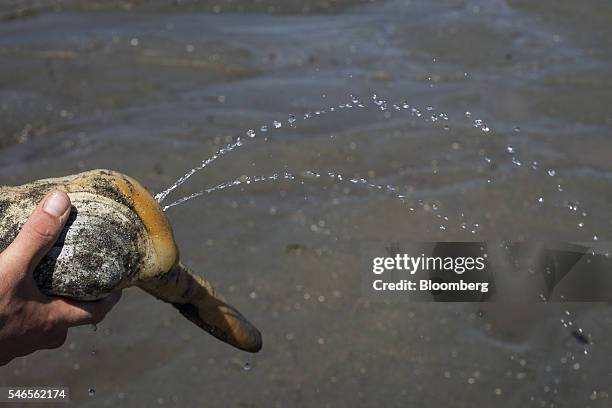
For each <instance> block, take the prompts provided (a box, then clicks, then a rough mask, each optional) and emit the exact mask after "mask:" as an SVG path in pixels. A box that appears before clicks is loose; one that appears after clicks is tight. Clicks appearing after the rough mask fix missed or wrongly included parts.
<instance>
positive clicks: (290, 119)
mask: <svg viewBox="0 0 612 408" xmlns="http://www.w3.org/2000/svg"><path fill="white" fill-rule="evenodd" d="M295 121H296V119H295V115H289V119H287V122H288V123H289V125H291V126H293V124H294V123H295Z"/></svg>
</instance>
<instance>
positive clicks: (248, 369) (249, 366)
mask: <svg viewBox="0 0 612 408" xmlns="http://www.w3.org/2000/svg"><path fill="white" fill-rule="evenodd" d="M252 368H253V367H252V366H251V364H250V363H249V362H248V361H247V362H246V363H244V365H243V366H242V370H243V371H251V369H252Z"/></svg>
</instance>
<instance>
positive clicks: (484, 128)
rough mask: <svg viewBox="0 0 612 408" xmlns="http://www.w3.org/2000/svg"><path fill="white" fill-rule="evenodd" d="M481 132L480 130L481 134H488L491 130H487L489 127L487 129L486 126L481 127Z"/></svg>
mask: <svg viewBox="0 0 612 408" xmlns="http://www.w3.org/2000/svg"><path fill="white" fill-rule="evenodd" d="M481 130H482V131H483V132H485V133H487V132H488V131H489V130H491V129H489V127H488V126H483V127H482V128H481Z"/></svg>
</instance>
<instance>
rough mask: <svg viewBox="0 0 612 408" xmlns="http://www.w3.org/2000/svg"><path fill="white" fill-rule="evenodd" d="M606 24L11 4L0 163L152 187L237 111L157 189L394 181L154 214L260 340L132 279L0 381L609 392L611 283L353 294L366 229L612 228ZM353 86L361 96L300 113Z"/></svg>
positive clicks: (165, 401)
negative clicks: (202, 318)
mask: <svg viewBox="0 0 612 408" xmlns="http://www.w3.org/2000/svg"><path fill="white" fill-rule="evenodd" d="M610 21H612V5H611V4H608V3H606V2H601V1H595V0H587V1H583V2H580V3H576V2H573V1H566V0H561V1H559V0H556V1H539V2H530V1H522V0H493V1H477V0H470V1H463V0H444V1H437V2H430V1H418V0H415V1H409V0H408V1H406V0H387V1H365V0H362V1H360V0H340V1H333V0H315V1H293V0H291V1H279V0H257V1H241V0H226V1H222V0H219V1H208V0H206V1H200V2H195V1H179V0H175V1H172V2H170V1H161V0H157V1H151V2H140V1H128V0H125V1H107V2H102V1H100V2H98V1H93V2H91V1H76V0H75V1H45V0H40V1H35V0H32V1H17V0H8V1H4V2H2V4H1V5H0V182H1V183H2V184H19V183H23V182H27V181H30V180H33V179H38V178H44V177H53V176H60V175H64V174H68V173H74V172H79V171H82V170H86V169H93V168H112V169H116V170H119V171H122V172H125V173H127V174H129V175H131V176H133V177H135V178H137V179H138V180H140V181H141V182H143V184H145V185H146V186H147V187H148V188H150V189H151V191H153V192H159V191H161V190H163V189H164V188H166V187H167V186H168V185H170V184H172V183H173V182H174V180H176V179H177V178H178V177H179V176H181V175H182V174H183V173H184V172H185V171H187V170H189V168H191V167H193V166H196V165H197V164H198V163H199V162H200V161H202V160H203V159H205V158H207V157H209V156H211V155H212V154H214V152H215V151H217V150H218V149H219V148H221V147H223V146H225V145H226V144H227V143H230V142H232V141H234V140H235V139H236V137H238V136H241V137H243V138H245V133H246V132H247V131H248V130H249V129H253V130H255V131H256V132H257V134H258V135H257V137H256V138H255V139H253V140H252V141H249V143H247V144H246V145H245V146H243V147H241V148H240V149H236V150H235V151H233V152H231V153H230V154H228V155H226V156H224V157H222V158H220V159H218V160H217V161H215V162H214V164H212V165H211V166H209V167H207V168H206V169H205V170H204V171H202V172H199V173H198V174H197V175H195V176H193V177H192V179H190V181H189V182H188V183H186V184H184V185H183V186H181V187H180V188H179V189H178V190H177V191H175V192H173V193H172V196H171V197H170V198H169V199H168V200H170V201H171V200H172V199H177V198H180V197H181V196H183V195H188V194H191V193H194V192H196V191H199V190H201V189H203V188H205V187H208V186H212V185H215V184H218V183H220V182H223V181H228V180H231V179H235V178H239V177H241V176H243V175H248V176H250V175H259V174H271V173H273V172H275V171H292V172H294V173H296V174H300V173H302V172H305V171H309V170H311V171H321V172H325V171H333V172H339V173H342V174H344V175H348V176H350V177H358V178H360V177H364V178H367V179H368V180H370V181H372V182H373V183H375V184H381V185H386V184H391V185H394V186H397V187H398V188H399V189H401V190H402V191H404V192H406V196H407V200H408V202H407V203H406V204H402V203H401V202H399V201H398V200H397V199H396V198H394V197H393V196H392V195H389V194H381V193H377V192H376V191H372V190H371V189H364V188H359V186H352V185H347V184H342V183H337V182H334V181H333V180H329V179H325V178H321V179H315V180H307V182H304V183H300V182H293V183H291V182H278V183H258V184H255V185H242V186H240V187H238V188H234V189H226V190H224V191H220V192H216V193H213V194H209V195H206V196H205V197H203V198H199V199H196V200H193V201H189V202H188V203H185V204H183V205H182V206H179V207H176V208H172V209H169V210H168V212H167V214H168V216H169V217H170V219H171V221H172V224H173V226H174V230H175V234H176V238H177V241H178V242H179V245H180V247H181V251H182V258H183V260H184V261H186V263H188V264H190V265H191V266H193V268H194V269H195V270H198V271H199V272H200V273H202V274H203V275H204V276H206V277H207V278H208V279H210V281H211V282H214V283H215V284H216V285H217V287H218V288H219V289H220V291H221V292H222V293H225V294H226V296H227V297H228V298H229V300H230V301H231V302H232V303H233V304H235V305H236V306H237V307H238V308H239V309H241V310H244V311H245V313H246V314H247V316H248V317H249V318H250V319H251V320H252V321H253V322H255V323H256V324H257V325H258V326H259V328H260V329H261V330H262V332H263V335H264V342H265V345H264V349H263V351H262V352H261V353H259V354H257V355H248V354H245V353H241V352H239V351H236V350H234V349H232V348H230V347H229V346H226V345H224V344H222V343H220V342H217V341H216V340H214V339H213V338H212V337H210V336H207V335H205V334H204V333H202V332H201V331H200V330H199V329H197V328H195V327H194V326H193V325H191V324H190V323H189V322H187V321H186V320H184V319H183V318H182V317H181V316H179V315H178V314H177V313H176V312H175V310H173V309H172V308H171V307H168V305H165V304H162V303H160V302H158V301H156V300H154V299H153V298H151V297H148V296H146V295H145V294H143V293H141V292H140V291H138V290H128V291H126V293H125V294H124V298H123V300H122V301H121V303H120V304H119V305H118V306H117V307H116V308H115V309H114V310H113V311H112V312H111V314H110V315H109V317H108V318H107V319H106V320H105V321H104V322H103V323H102V324H100V325H99V326H98V329H97V330H96V331H93V330H92V328H89V327H83V328H78V329H73V330H72V331H71V334H70V336H69V338H68V341H67V343H66V344H65V345H64V346H63V347H62V348H61V349H59V350H55V351H44V352H38V353H36V354H34V355H32V356H29V357H26V358H22V359H18V360H16V361H14V362H13V363H11V364H10V365H8V366H6V367H2V368H0V385H67V386H69V387H71V390H72V396H73V402H74V404H75V405H78V406H84V407H98V406H143V407H144V406H146V407H150V406H157V405H160V406H180V407H196V406H207V407H241V408H251V407H271V406H278V407H311V406H317V407H341V406H374V405H379V406H385V407H395V406H398V407H399V406H402V407H405V406H413V405H417V404H418V405H419V406H423V407H439V406H444V407H481V406H483V407H484V406H492V405H494V404H495V406H499V407H516V406H529V407H531V406H533V407H607V406H610V400H609V397H608V393H609V392H610V390H609V389H610V384H611V380H612V378H611V370H610V364H609V355H610V354H611V353H612V343H610V342H609V341H608V337H609V336H610V335H611V334H612V325H611V324H610V323H612V312H611V311H610V308H609V306H608V305H607V304H579V305H578V304H548V305H512V306H509V305H484V306H478V305H475V304H467V303H465V304H422V303H420V304H418V303H391V302H386V303H385V302H371V301H367V300H365V299H364V298H363V297H362V296H361V292H360V279H361V276H362V273H361V272H360V245H362V244H363V242H367V241H372V240H374V241H376V240H378V241H395V240H415V241H428V240H440V241H452V240H486V239H502V238H507V239H518V240H520V239H561V240H570V241H590V240H593V239H594V237H597V239H598V240H600V241H606V240H609V239H610V235H611V234H610V232H609V230H610V228H611V226H610V224H611V223H612V218H611V217H610V215H609V211H608V209H609V207H610V203H611V201H612V190H611V189H610V188H609V180H610V178H611V177H612V161H611V160H610V157H612V143H611V142H610V135H611V134H610V130H611V128H612V113H611V110H610V106H611V105H612V96H611V95H610V94H611V91H612V80H611V79H610V69H611V67H612V28H610V27H612V25H611V24H610ZM350 94H352V95H355V96H358V97H359V99H360V100H362V101H364V105H365V107H364V108H350V109H338V110H337V111H336V112H333V113H331V112H329V111H328V112H327V113H325V114H319V115H317V114H316V112H317V111H319V113H320V110H321V109H322V108H326V107H327V108H329V107H330V106H338V105H339V104H345V103H347V102H350V97H349V95H350ZM372 94H376V95H377V98H378V99H384V100H387V101H388V106H387V109H386V110H381V109H379V107H377V106H376V105H375V104H373V103H372V99H371V97H372ZM404 101H406V103H407V104H409V105H410V106H411V107H417V108H418V109H419V112H420V113H421V116H418V115H416V114H414V112H412V113H411V111H410V109H403V108H401V106H402V104H403V103H404ZM393 104H398V106H400V108H401V109H400V110H397V109H394V108H393V106H392V105H393ZM428 107H431V110H429V109H428ZM309 112H310V113H311V115H312V116H313V117H312V118H311V119H308V120H304V119H303V115H304V114H306V113H309ZM439 114H443V115H446V116H448V120H444V118H443V117H442V116H439ZM290 115H295V116H296V118H297V121H296V126H295V128H293V127H291V126H289V123H288V119H289V118H290ZM432 116H434V117H435V119H433V120H432ZM274 120H278V121H280V122H281V123H282V127H281V128H280V129H272V127H273V125H272V124H273V121H274ZM478 121H482V122H478ZM262 125H266V126H268V127H269V128H270V129H269V131H268V132H264V133H262V132H261V131H260V128H261V126H262ZM246 139H248V138H246ZM551 170H552V171H551ZM540 198H542V199H541V200H540ZM419 200H421V201H419ZM411 206H413V207H415V208H416V210H415V211H410V210H409V207H411ZM438 215H440V217H439V216H438ZM444 217H448V218H449V219H448V220H445V219H444ZM462 225H464V226H463V227H462ZM441 227H444V228H441ZM561 319H564V320H565V322H566V323H565V324H563V323H562V322H561ZM567 321H571V322H572V323H573V325H572V326H571V327H565V326H567ZM572 327H581V328H582V329H583V330H584V332H585V333H586V334H587V335H588V338H590V339H591V340H592V342H593V344H592V345H590V346H585V345H584V344H581V343H580V342H578V341H577V340H576V338H575V337H574V336H572V334H571V333H572V330H573V329H572Z"/></svg>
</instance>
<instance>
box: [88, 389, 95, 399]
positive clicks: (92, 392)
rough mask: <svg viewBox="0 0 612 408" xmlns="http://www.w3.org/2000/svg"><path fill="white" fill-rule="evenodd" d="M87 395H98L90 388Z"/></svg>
mask: <svg viewBox="0 0 612 408" xmlns="http://www.w3.org/2000/svg"><path fill="white" fill-rule="evenodd" d="M87 394H89V396H90V397H93V396H94V395H96V390H95V389H93V388H90V389H89V390H87Z"/></svg>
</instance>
